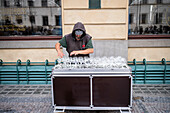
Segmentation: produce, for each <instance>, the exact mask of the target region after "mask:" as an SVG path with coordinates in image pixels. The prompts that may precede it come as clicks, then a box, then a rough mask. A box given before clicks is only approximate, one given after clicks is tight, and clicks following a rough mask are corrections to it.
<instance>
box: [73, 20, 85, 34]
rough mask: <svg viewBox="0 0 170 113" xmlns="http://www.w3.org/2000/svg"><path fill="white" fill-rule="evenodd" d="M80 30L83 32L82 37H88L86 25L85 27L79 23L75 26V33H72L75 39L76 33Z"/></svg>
mask: <svg viewBox="0 0 170 113" xmlns="http://www.w3.org/2000/svg"><path fill="white" fill-rule="evenodd" d="M78 29H80V30H82V31H83V35H82V36H84V35H86V29H85V27H84V25H83V24H82V23H81V22H77V23H76V24H75V25H74V28H73V31H72V35H73V36H74V37H75V31H76V30H78Z"/></svg>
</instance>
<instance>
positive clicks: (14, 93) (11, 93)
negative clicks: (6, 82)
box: [8, 92, 16, 94]
mask: <svg viewBox="0 0 170 113" xmlns="http://www.w3.org/2000/svg"><path fill="white" fill-rule="evenodd" d="M15 93H16V92H9V93H8V94H15Z"/></svg>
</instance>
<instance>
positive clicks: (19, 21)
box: [16, 15, 22, 24]
mask: <svg viewBox="0 0 170 113" xmlns="http://www.w3.org/2000/svg"><path fill="white" fill-rule="evenodd" d="M16 22H17V23H18V24H21V23H22V16H21V15H17V16H16Z"/></svg>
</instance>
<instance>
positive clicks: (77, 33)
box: [75, 30, 83, 40]
mask: <svg viewBox="0 0 170 113" xmlns="http://www.w3.org/2000/svg"><path fill="white" fill-rule="evenodd" d="M82 34H83V31H82V30H76V31H75V36H76V39H77V40H80V38H81V36H82Z"/></svg>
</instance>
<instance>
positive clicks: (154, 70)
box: [0, 59, 170, 84]
mask: <svg viewBox="0 0 170 113" xmlns="http://www.w3.org/2000/svg"><path fill="white" fill-rule="evenodd" d="M57 63H58V62H57V60H56V61H55V62H48V60H46V61H45V62H30V60H27V61H26V62H21V60H17V62H3V61H2V60H0V84H51V78H50V76H49V75H50V73H51V69H52V67H53V66H54V65H56V64H57ZM128 65H129V66H130V67H131V68H132V75H133V83H135V84H170V61H166V60H165V59H162V60H161V61H146V60H145V59H144V60H143V61H136V60H135V59H134V60H133V61H129V62H128Z"/></svg>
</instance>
